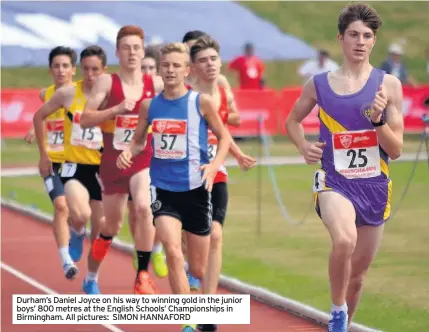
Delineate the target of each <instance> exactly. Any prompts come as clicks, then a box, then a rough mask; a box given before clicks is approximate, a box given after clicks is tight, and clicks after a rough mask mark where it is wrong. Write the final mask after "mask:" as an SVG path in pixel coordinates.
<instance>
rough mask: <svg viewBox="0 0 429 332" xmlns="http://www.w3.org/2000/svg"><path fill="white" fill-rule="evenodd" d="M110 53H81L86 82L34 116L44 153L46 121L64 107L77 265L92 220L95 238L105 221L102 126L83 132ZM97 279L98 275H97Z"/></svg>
mask: <svg viewBox="0 0 429 332" xmlns="http://www.w3.org/2000/svg"><path fill="white" fill-rule="evenodd" d="M106 61H107V60H106V54H105V52H104V50H103V49H102V48H100V47H99V46H89V47H87V48H85V49H84V50H83V51H82V53H81V54H80V64H81V70H82V73H83V76H84V79H83V81H78V82H76V83H73V84H68V85H65V86H63V87H62V88H61V89H58V90H57V91H56V92H55V94H54V95H53V96H52V98H51V99H49V101H48V102H47V103H45V104H44V105H43V106H42V108H41V109H39V111H38V112H37V113H36V114H35V116H34V129H35V133H36V137H37V141H38V144H39V148H41V150H42V153H43V154H44V153H45V149H46V147H45V145H43V144H41V143H40V142H42V141H43V122H44V121H46V120H45V119H49V118H50V117H51V116H52V114H55V110H56V109H58V108H60V107H62V108H64V110H65V112H64V114H63V118H62V120H63V122H64V161H65V162H64V164H63V165H62V167H61V169H60V170H59V174H60V178H61V182H62V183H63V184H64V190H65V196H66V199H67V205H68V208H69V210H70V219H71V224H72V227H71V228H70V230H71V232H70V233H71V234H70V235H71V238H70V248H69V253H70V256H71V258H72V260H73V261H74V262H77V261H79V260H80V259H81V257H82V252H83V239H84V237H85V226H86V224H87V222H88V220H89V219H91V226H92V234H91V235H92V238H93V239H95V238H96V237H97V235H98V233H99V231H100V225H101V222H102V220H103V218H104V213H103V205H102V201H101V187H100V184H99V181H98V168H99V165H100V160H101V153H102V148H103V138H102V134H101V130H100V128H99V127H91V128H86V129H82V128H81V126H80V116H81V114H82V110H83V108H84V106H85V102H86V95H87V94H88V93H89V92H90V91H91V89H92V86H93V84H94V82H95V81H96V79H97V77H98V76H99V75H100V74H102V73H104V70H105V68H106ZM73 261H69V262H68V265H69V271H73V276H72V277H74V276H76V274H77V272H78V269H77V267H76V266H75V264H74V263H73ZM93 277H94V278H95V280H96V277H97V276H93Z"/></svg>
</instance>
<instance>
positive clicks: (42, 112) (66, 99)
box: [33, 85, 76, 156]
mask: <svg viewBox="0 0 429 332" xmlns="http://www.w3.org/2000/svg"><path fill="white" fill-rule="evenodd" d="M75 90H76V87H75V86H73V85H68V86H64V87H62V88H60V89H58V90H57V91H55V93H54V94H53V95H52V98H51V99H49V101H47V102H46V103H45V104H43V106H42V107H41V108H40V109H39V110H38V111H37V112H36V114H34V117H33V126H34V132H35V134H36V142H37V146H38V147H39V152H40V155H41V156H42V155H47V151H46V146H45V125H44V120H45V119H46V118H47V117H48V116H49V115H51V114H52V113H55V112H56V111H57V110H58V109H60V108H63V107H66V108H67V107H68V106H69V105H70V101H71V100H73V96H74V93H75Z"/></svg>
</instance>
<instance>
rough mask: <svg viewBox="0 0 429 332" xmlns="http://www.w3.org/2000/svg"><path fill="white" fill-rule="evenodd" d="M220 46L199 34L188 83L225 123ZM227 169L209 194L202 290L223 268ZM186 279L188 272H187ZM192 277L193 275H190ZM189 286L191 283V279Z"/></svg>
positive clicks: (230, 103) (228, 99)
mask: <svg viewBox="0 0 429 332" xmlns="http://www.w3.org/2000/svg"><path fill="white" fill-rule="evenodd" d="M219 54H220V46H219V44H218V42H217V41H215V40H214V39H213V38H211V37H209V36H207V35H206V36H203V37H201V38H199V39H198V40H197V41H196V42H195V43H194V44H193V46H192V47H191V51H190V56H191V63H192V67H193V68H192V71H193V73H194V75H195V77H196V78H197V80H196V82H198V83H195V84H193V85H192V86H191V88H192V90H194V91H197V92H200V93H205V94H208V95H210V96H211V97H212V98H213V100H214V102H215V106H216V109H217V110H218V112H219V115H220V117H221V119H222V122H223V123H224V124H226V123H227V119H228V115H229V113H230V112H231V110H233V112H234V110H235V113H237V114H238V112H237V111H236V105H235V102H234V97H233V95H232V93H230V92H229V91H228V90H227V89H225V88H223V87H220V86H218V77H219V75H220V68H221V59H220V56H219ZM208 139H209V145H208V151H209V160H213V159H214V157H215V156H216V151H217V138H216V136H215V135H213V133H212V131H211V130H209V132H208ZM230 151H231V152H232V154H233V155H234V156H235V157H236V158H237V161H238V163H239V165H240V167H241V168H242V169H244V170H247V169H249V168H251V167H253V166H254V165H255V160H254V159H253V158H251V157H249V156H246V155H245V154H243V152H242V151H241V150H240V148H239V147H238V146H237V144H235V143H234V141H232V142H231V148H230ZM227 181H228V173H227V171H226V168H225V166H224V165H222V166H221V168H220V170H219V171H218V173H217V174H216V177H215V179H214V184H213V190H212V195H211V202H212V206H213V223H212V232H211V236H210V251H209V260H208V265H207V271H206V274H205V276H204V283H203V289H204V294H215V293H216V290H217V286H218V282H219V277H220V272H221V268H222V233H223V232H222V227H223V224H224V221H225V216H226V211H227V207H228V188H227ZM188 279H189V276H188ZM189 280H192V279H189ZM190 286H191V287H192V284H191V283H190ZM198 329H199V330H201V331H216V329H217V326H216V325H214V324H202V325H199V326H198Z"/></svg>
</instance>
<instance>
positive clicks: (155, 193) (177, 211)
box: [151, 186, 212, 236]
mask: <svg viewBox="0 0 429 332" xmlns="http://www.w3.org/2000/svg"><path fill="white" fill-rule="evenodd" d="M151 196H152V197H151V198H152V200H151V201H152V204H151V207H152V213H153V218H154V221H156V218H157V217H160V216H171V217H173V218H176V219H178V220H179V221H180V222H181V223H182V228H183V230H185V231H187V232H189V233H192V234H195V235H201V236H206V235H210V233H211V226H212V203H211V194H210V193H209V192H208V191H207V190H206V189H205V188H204V186H201V187H199V188H196V189H193V190H190V191H183V192H174V191H168V190H163V189H160V188H155V187H153V186H152V187H151Z"/></svg>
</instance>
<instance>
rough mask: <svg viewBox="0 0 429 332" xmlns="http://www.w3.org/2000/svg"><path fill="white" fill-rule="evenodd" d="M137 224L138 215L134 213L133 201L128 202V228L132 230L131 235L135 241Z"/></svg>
mask: <svg viewBox="0 0 429 332" xmlns="http://www.w3.org/2000/svg"><path fill="white" fill-rule="evenodd" d="M136 223H137V215H136V213H135V211H134V204H133V202H132V201H128V226H129V228H130V233H131V236H132V238H133V241H135V233H136Z"/></svg>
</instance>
